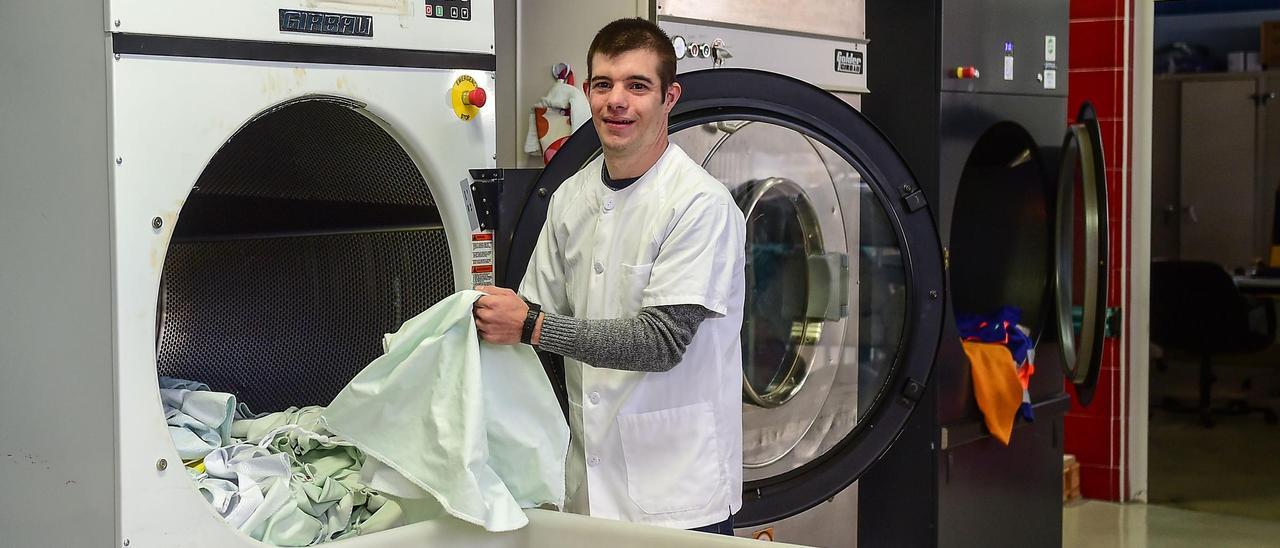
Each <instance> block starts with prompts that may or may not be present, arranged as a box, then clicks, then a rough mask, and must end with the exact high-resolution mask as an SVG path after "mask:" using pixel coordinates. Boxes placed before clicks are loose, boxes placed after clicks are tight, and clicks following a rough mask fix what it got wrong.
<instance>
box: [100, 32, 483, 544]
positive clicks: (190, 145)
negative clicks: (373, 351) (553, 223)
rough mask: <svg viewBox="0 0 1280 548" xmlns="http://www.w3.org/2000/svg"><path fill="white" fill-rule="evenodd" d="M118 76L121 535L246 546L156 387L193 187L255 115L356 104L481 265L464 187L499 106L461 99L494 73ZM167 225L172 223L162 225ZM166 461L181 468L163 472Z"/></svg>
mask: <svg viewBox="0 0 1280 548" xmlns="http://www.w3.org/2000/svg"><path fill="white" fill-rule="evenodd" d="M111 68H112V79H113V86H112V91H113V96H114V101H113V105H112V106H113V108H112V111H111V118H112V122H111V125H112V130H111V132H112V137H113V139H112V140H113V142H114V147H113V150H112V154H113V155H114V156H115V158H117V160H116V162H115V163H116V164H117V165H116V166H115V168H114V174H113V185H112V196H113V197H112V201H113V205H114V216H113V219H112V222H113V225H114V228H113V234H114V250H113V251H114V252H113V254H114V257H115V261H114V268H115V275H114V280H115V283H114V286H115V297H114V301H115V303H116V315H115V321H116V336H117V344H116V347H115V350H116V353H117V356H116V360H115V361H116V364H117V366H118V372H117V379H116V382H117V389H118V390H119V397H118V398H117V399H116V402H117V405H118V406H119V408H118V410H117V413H118V417H119V422H118V424H119V444H118V445H117V448H118V450H119V463H120V479H119V483H120V485H121V486H122V490H121V493H120V499H121V505H120V510H119V512H120V522H121V523H120V530H121V532H122V534H123V536H124V538H126V539H130V542H132V543H133V545H134V546H180V545H181V546H232V545H236V543H239V542H241V540H242V539H243V538H244V537H242V536H241V535H240V534H239V533H237V532H236V531H235V530H233V529H231V528H229V527H227V526H226V525H225V524H223V523H222V521H221V519H220V518H219V517H218V516H217V515H216V514H215V513H214V512H213V510H212V508H211V507H210V506H209V505H208V504H207V503H206V502H205V501H204V500H203V499H202V498H201V496H200V495H199V494H198V493H197V492H196V490H195V489H194V487H193V485H192V483H191V480H190V478H189V477H188V476H187V473H186V471H185V470H184V469H183V466H182V461H181V460H180V459H179V457H178V454H177V451H176V450H175V449H174V446H173V442H172V441H171V440H170V437H169V433H168V431H167V430H166V426H165V418H164V415H163V413H162V412H161V404H160V399H159V391H158V389H157V382H156V366H155V363H156V354H155V352H156V349H155V344H156V343H155V341H156V334H155V329H156V299H157V288H158V287H159V286H160V276H161V272H162V268H163V265H164V262H165V254H166V252H167V250H168V249H169V240H170V237H171V235H172V231H173V229H174V227H176V226H177V224H178V223H177V222H176V221H177V218H178V216H179V215H180V213H181V210H182V206H183V203H184V201H185V200H186V198H187V195H188V193H189V192H191V187H192V185H193V184H194V183H195V182H196V180H197V178H199V176H200V174H201V172H202V171H203V170H204V169H205V166H206V165H207V164H208V163H209V159H210V158H211V157H212V156H213V154H214V153H215V152H216V151H217V150H218V149H219V147H220V146H222V144H223V143H224V142H226V141H227V139H228V138H230V137H231V135H233V134H234V133H235V132H236V131H237V130H238V129H239V128H240V126H241V125H242V124H244V123H245V122H247V121H249V120H250V119H252V118H253V117H254V116H255V115H257V114H259V113H261V112H263V111H265V110H267V109H269V108H271V107H272V106H274V105H278V104H280V103H282V102H286V101H290V100H293V99H297V98H299V97H305V96H308V95H327V96H336V97H342V98H347V99H351V100H354V101H358V102H360V103H364V104H365V105H366V107H365V108H364V109H363V111H364V113H365V114H366V115H367V116H369V117H370V118H371V119H373V120H374V121H375V122H377V123H378V124H379V125H381V126H383V127H384V129H386V130H387V132H388V133H390V134H391V135H392V136H393V137H395V138H396V139H397V141H399V143H400V144H401V146H402V147H403V148H404V149H405V151H406V152H407V153H408V154H409V156H410V157H411V158H413V160H414V162H415V163H416V164H417V166H418V168H419V170H420V171H421V172H422V175H423V178H424V179H425V180H426V181H427V184H428V186H429V187H430V191H431V195H432V196H433V197H434V199H435V201H436V204H437V205H438V207H439V210H440V215H441V220H442V222H443V224H444V228H445V233H446V235H447V237H448V240H449V248H450V252H451V253H450V254H451V255H452V256H454V257H470V256H471V239H470V232H471V228H470V223H469V221H468V219H467V216H466V211H465V208H464V205H463V204H464V200H463V197H462V190H461V188H460V187H459V185H458V181H460V180H462V179H464V178H466V177H467V170H468V169H469V168H477V167H493V165H494V160H493V154H494V150H495V136H494V120H493V116H492V112H493V109H492V108H489V109H481V111H480V114H479V116H478V117H477V118H476V119H472V120H470V121H463V120H460V119H459V118H458V117H457V116H455V115H454V113H453V110H452V108H451V106H450V104H449V102H448V97H449V90H450V87H451V86H452V84H453V82H454V80H455V79H456V78H457V77H458V76H461V75H464V74H465V75H469V76H471V77H472V78H474V79H475V80H476V81H477V82H480V83H482V84H483V85H485V86H486V87H489V88H490V89H492V85H493V73H487V72H481V71H459V70H438V69H437V70H432V69H379V68H370V67H348V66H330V65H303V66H297V65H288V64H280V63H266V62H231V61H204V60H190V59H185V58H175V57H148V56H129V55H126V56H122V57H121V59H119V60H118V61H114V62H113V63H112V65H111ZM197 107H198V108H197ZM157 217H158V218H160V219H161V221H162V222H161V223H160V227H159V228H153V226H154V225H153V223H152V219H153V218H157ZM453 266H454V280H457V281H458V285H459V287H458V289H464V288H469V287H470V283H469V280H470V268H469V267H470V265H469V264H468V263H467V262H465V261H455V262H454V265H453ZM162 459H163V460H164V461H165V462H166V463H170V464H168V465H167V466H163V467H162V466H161V465H159V464H158V463H159V462H160V461H161V460H162ZM162 468H163V469H162ZM148 541H150V542H148Z"/></svg>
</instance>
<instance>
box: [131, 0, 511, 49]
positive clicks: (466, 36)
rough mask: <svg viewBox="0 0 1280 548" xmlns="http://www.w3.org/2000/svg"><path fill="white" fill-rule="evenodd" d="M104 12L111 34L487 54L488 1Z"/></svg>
mask: <svg viewBox="0 0 1280 548" xmlns="http://www.w3.org/2000/svg"><path fill="white" fill-rule="evenodd" d="M428 9H430V10H431V16H428V15H427V10H428ZM107 10H108V14H107V30H108V31H110V32H123V33H133V34H154V35H164V36H187V37H197V38H222V39H232V40H257V41H266V42H291V43H301V44H328V45H341V46H355V47H377V48H393V49H408V50H432V51H449V52H464V53H483V54H492V53H493V52H494V50H493V2H492V0H488V1H485V0H271V1H263V0H216V1H205V2H198V1H196V0H109V1H108V2H107ZM464 10H465V11H464ZM436 13H439V15H436ZM464 14H465V17H463V15H464ZM282 28H286V29H291V30H281V29H282Z"/></svg>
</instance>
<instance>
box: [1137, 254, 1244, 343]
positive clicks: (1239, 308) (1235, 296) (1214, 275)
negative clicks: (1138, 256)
mask: <svg viewBox="0 0 1280 548" xmlns="http://www.w3.org/2000/svg"><path fill="white" fill-rule="evenodd" d="M1248 310H1249V305H1248V302H1247V300H1246V299H1245V298H1244V296H1243V295H1241V294H1240V291H1239V290H1238V289H1237V288H1236V285H1235V282H1234V281H1232V279H1231V275H1230V274H1227V271H1226V270H1225V269H1224V268H1223V267H1222V266H1220V265H1218V264H1215V263H1210V262H1205V261H1157V262H1153V263H1151V340H1153V341H1155V342H1156V344H1159V345H1161V346H1164V347H1167V348H1173V349H1180V350H1185V351H1189V352H1196V353H1214V352H1231V351H1236V350H1238V349H1239V347H1241V346H1243V345H1244V344H1245V343H1244V341H1245V340H1246V337H1247V334H1248V332H1249V319H1248Z"/></svg>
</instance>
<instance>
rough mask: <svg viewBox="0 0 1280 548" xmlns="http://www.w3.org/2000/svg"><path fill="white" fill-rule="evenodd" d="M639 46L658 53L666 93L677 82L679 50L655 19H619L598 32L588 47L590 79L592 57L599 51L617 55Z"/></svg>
mask: <svg viewBox="0 0 1280 548" xmlns="http://www.w3.org/2000/svg"><path fill="white" fill-rule="evenodd" d="M638 49H647V50H649V51H652V52H654V53H656V54H658V82H659V84H661V86H662V91H663V92H666V91H667V88H668V87H671V84H672V82H675V81H676V50H675V48H674V47H672V45H671V38H669V37H667V33H665V32H663V31H662V29H661V28H659V27H658V25H655V24H654V23H653V22H652V21H649V20H646V19H641V18H639V17H634V18H627V19H619V20H617V21H614V22H612V23H609V24H608V25H605V26H604V28H602V29H600V32H597V33H596V37H595V39H593V40H591V48H589V49H588V50H587V81H590V80H591V59H593V58H595V56H596V54H597V53H599V54H601V55H604V56H606V57H614V56H617V55H621V54H623V53H626V52H628V51H633V50H638Z"/></svg>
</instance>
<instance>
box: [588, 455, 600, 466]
mask: <svg viewBox="0 0 1280 548" xmlns="http://www.w3.org/2000/svg"><path fill="white" fill-rule="evenodd" d="M587 464H589V465H591V466H599V465H600V457H591V458H589V459H587Z"/></svg>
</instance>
